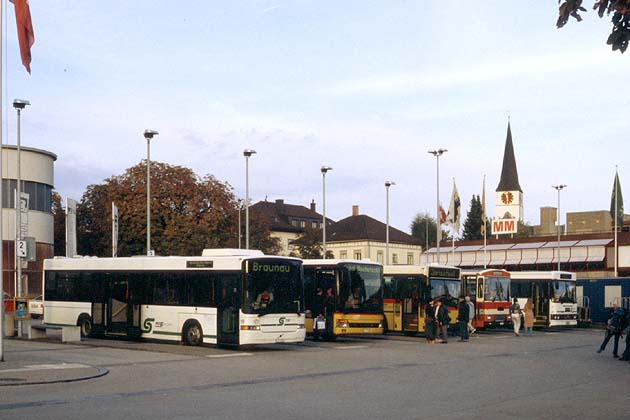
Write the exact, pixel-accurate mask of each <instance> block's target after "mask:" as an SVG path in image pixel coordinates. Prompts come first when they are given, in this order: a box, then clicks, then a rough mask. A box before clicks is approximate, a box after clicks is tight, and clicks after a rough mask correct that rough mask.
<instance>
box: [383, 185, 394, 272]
mask: <svg viewBox="0 0 630 420" xmlns="http://www.w3.org/2000/svg"><path fill="white" fill-rule="evenodd" d="M392 185H396V183H395V182H394V181H385V225H386V228H385V265H387V264H389V187H391V186H392Z"/></svg>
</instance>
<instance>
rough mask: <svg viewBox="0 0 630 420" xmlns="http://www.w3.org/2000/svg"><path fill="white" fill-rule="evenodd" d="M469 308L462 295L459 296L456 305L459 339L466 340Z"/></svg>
mask: <svg viewBox="0 0 630 420" xmlns="http://www.w3.org/2000/svg"><path fill="white" fill-rule="evenodd" d="M469 312H470V309H469V307H468V303H467V302H466V301H465V300H464V298H463V297H460V298H459V305H458V306H457V324H458V325H457V326H458V327H459V341H464V340H468V322H469V321H470V318H469Z"/></svg>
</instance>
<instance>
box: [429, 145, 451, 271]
mask: <svg viewBox="0 0 630 420" xmlns="http://www.w3.org/2000/svg"><path fill="white" fill-rule="evenodd" d="M445 152H448V150H446V149H437V150H429V152H428V153H430V154H432V155H433V156H435V159H436V162H437V177H436V190H437V203H436V214H437V217H436V220H435V222H436V223H435V224H436V225H437V229H436V237H435V242H436V244H437V263H438V264H439V263H440V229H442V227H441V226H440V156H442V155H443V154H444V153H445Z"/></svg>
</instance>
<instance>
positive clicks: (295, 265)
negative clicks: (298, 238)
mask: <svg viewBox="0 0 630 420" xmlns="http://www.w3.org/2000/svg"><path fill="white" fill-rule="evenodd" d="M246 264H249V271H248V274H247V275H246V277H245V284H244V296H243V301H244V302H243V303H244V304H243V312H245V313H249V314H260V315H262V314H269V313H286V312H295V313H300V312H304V302H303V301H302V296H303V292H302V270H301V264H300V262H299V261H281V262H280V261H274V260H249V261H246Z"/></svg>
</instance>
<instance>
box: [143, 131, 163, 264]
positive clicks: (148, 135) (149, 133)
mask: <svg viewBox="0 0 630 420" xmlns="http://www.w3.org/2000/svg"><path fill="white" fill-rule="evenodd" d="M158 134H160V133H158V132H157V131H155V130H144V138H145V139H147V255H153V252H152V251H151V139H152V138H153V136H157V135H158Z"/></svg>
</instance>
